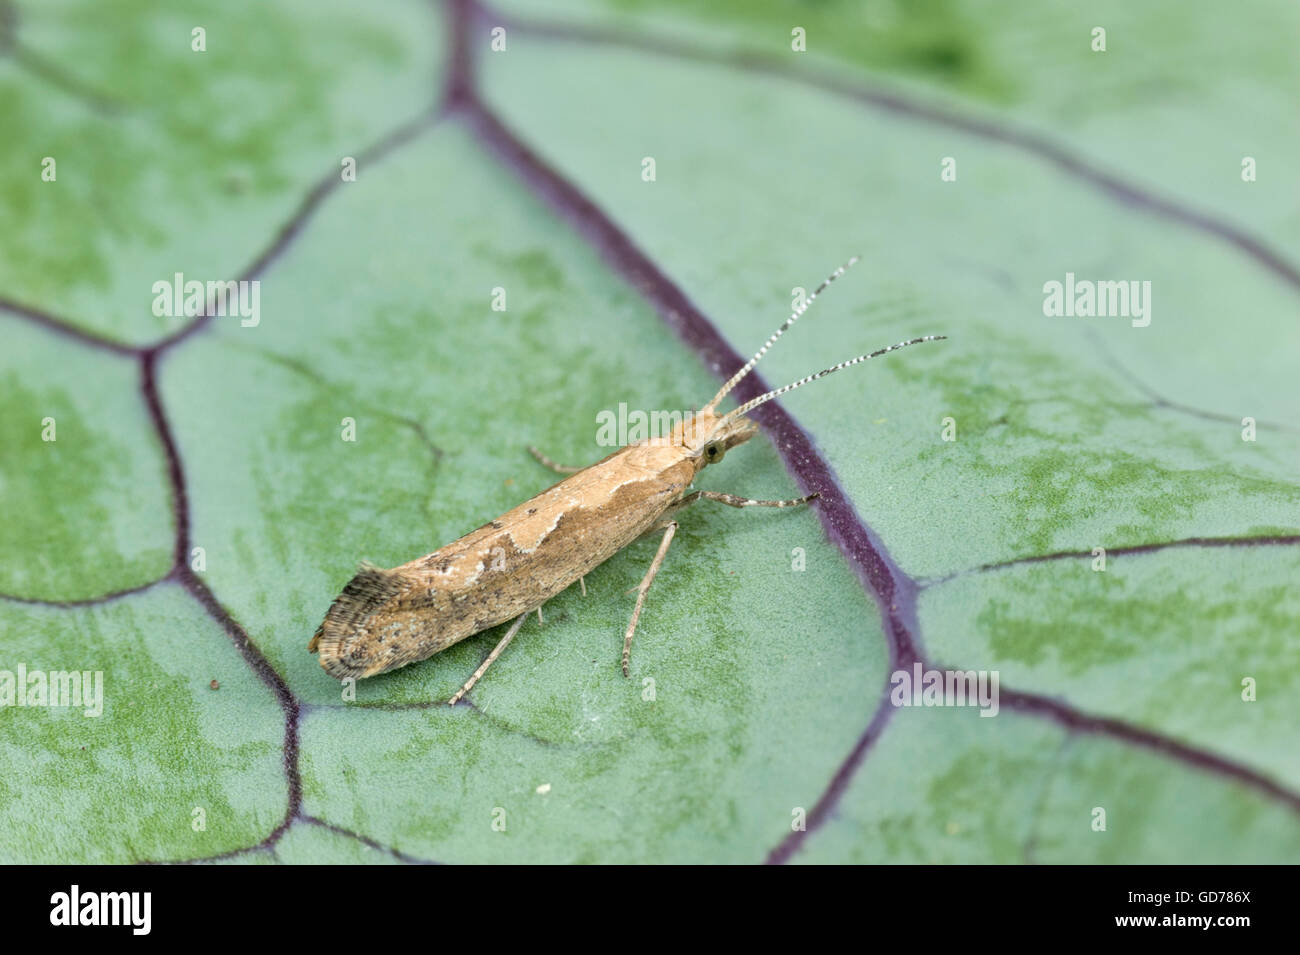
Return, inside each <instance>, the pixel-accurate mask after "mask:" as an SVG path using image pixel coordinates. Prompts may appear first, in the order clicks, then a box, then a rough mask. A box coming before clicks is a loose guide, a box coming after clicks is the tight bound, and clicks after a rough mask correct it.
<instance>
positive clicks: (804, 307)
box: [700, 255, 862, 413]
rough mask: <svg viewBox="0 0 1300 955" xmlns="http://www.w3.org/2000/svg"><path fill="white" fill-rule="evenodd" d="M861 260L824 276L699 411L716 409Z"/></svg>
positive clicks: (852, 259)
mask: <svg viewBox="0 0 1300 955" xmlns="http://www.w3.org/2000/svg"><path fill="white" fill-rule="evenodd" d="M861 258H862V256H860V255H855V256H854V257H853V258H851V259H849V260H848V261H847V262H845V263H844V264H843V265H841V266H840V267H839V268H838V269H836V270H835V271H834V272H832V273H831V274H830V275H828V276H826V281H824V282H822V284H821V285H819V286H817V288H815V289H814V290H813V293H812V294H811V295H809V296H808V297H807V298H806V299H804V300H803V302H801V303H800V304H799V307H798V308H796V309H795V310H794V311H793V312H792V313H791V314H790V317H789V318H787V319H786V320H785V323H784V324H783V325H782V326H781V327H780V328H778V329H777V330H776V331H774V332H773V333H772V337H771V338H769V339H768V340H767V341H766V342H764V343H763V347H762V348H760V349H759V350H758V351H757V352H755V353H754V357H753V358H751V359H750V360H749V361H747V362H746V363H745V367H744V368H742V369H740V371H738V372H736V373H735V374H734V375H732V376H731V379H730V380H729V381H728V382H727V383H726V384H725V385H723V386H722V389H721V390H720V391H719V392H718V393H717V394H716V395H714V396H713V400H712V401H710V402H709V403H708V404H707V405H705V406H704V407H703V408H702V409H700V410H701V413H708V412H710V411H712V410H713V409H714V408H716V407H717V405H718V402H719V401H721V400H722V399H723V398H725V397H727V395H728V394H729V393H730V391H731V389H732V388H735V387H736V385H738V384H740V380H741V379H742V378H744V377H745V376H746V375H748V374H749V372H750V370H751V369H752V368H753V367H754V366H755V365H757V364H758V361H759V359H760V358H762V357H763V356H764V355H766V354H767V350H768V349H769V348H771V347H772V346H773V345H774V344H775V343H776V340H777V339H778V338H780V337H781V336H782V335H784V334H785V330H786V329H787V328H789V327H790V326H791V325H793V324H794V323H795V322H797V321H799V317H800V316H801V315H803V313H804V312H806V311H808V309H809V308H811V307H812V303H813V302H815V301H816V300H817V296H818V295H820V294H821V293H822V292H824V291H826V286H828V285H830V284H831V283H832V282H834V281H835V280H836V279H837V278H839V277H840V276H841V275H843V274H844V273H845V272H847V271H848V270H849V269H850V268H852V267H853V266H854V265H855V264H857V263H858V262H859V261H860V260H861Z"/></svg>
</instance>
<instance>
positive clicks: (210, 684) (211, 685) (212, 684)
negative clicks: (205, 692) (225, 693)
mask: <svg viewBox="0 0 1300 955" xmlns="http://www.w3.org/2000/svg"><path fill="white" fill-rule="evenodd" d="M208 686H210V687H211V688H212V689H214V690H219V689H221V684H220V683H218V682H217V681H216V680H213V681H212V682H211V683H209V684H208Z"/></svg>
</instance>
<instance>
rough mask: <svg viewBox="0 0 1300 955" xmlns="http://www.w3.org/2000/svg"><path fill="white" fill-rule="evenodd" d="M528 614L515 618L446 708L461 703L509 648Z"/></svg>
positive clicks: (527, 612) (524, 613)
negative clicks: (493, 663)
mask: <svg viewBox="0 0 1300 955" xmlns="http://www.w3.org/2000/svg"><path fill="white" fill-rule="evenodd" d="M539 609H540V608H539ZM529 612H530V611H527V610H525V611H524V612H523V613H521V614H520V615H519V616H517V617H515V622H514V623H512V624H511V625H510V629H509V630H507V631H506V635H505V636H504V637H502V638H501V642H500V643H498V644H497V645H496V647H495V648H494V649H493V650H492V652H491V653H489V654H488V657H487V659H486V660H484V661H483V663H482V665H481V666H479V668H478V669H477V670H475V671H474V675H473V676H472V677H470V678H469V680H467V681H466V683H465V685H464V686H462V687H461V688H460V689H459V690H457V691H456V695H455V696H453V697H452V698H451V699H450V700H448V701H447V705H448V706H455V705H456V704H457V703H459V702H460V701H461V697H463V696H464V695H465V694H466V693H468V692H469V691H470V690H472V689H473V688H474V684H475V683H477V682H478V681H479V680H480V679H481V678H482V677H483V674H484V673H486V672H487V668H488V667H490V666H491V665H492V662H493V661H494V660H496V658H497V657H499V656H501V651H502V650H504V649H505V648H506V647H508V646H510V641H511V640H513V639H514V638H515V634H516V633H518V632H519V628H520V627H522V626H523V625H524V621H525V620H527V619H528V614H529Z"/></svg>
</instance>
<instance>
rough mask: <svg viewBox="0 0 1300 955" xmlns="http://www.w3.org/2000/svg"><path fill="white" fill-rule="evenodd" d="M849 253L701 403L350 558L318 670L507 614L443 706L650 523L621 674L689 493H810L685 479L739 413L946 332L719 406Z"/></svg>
mask: <svg viewBox="0 0 1300 955" xmlns="http://www.w3.org/2000/svg"><path fill="white" fill-rule="evenodd" d="M857 261H858V257H857V256H854V257H853V258H852V259H850V260H849V261H848V262H846V263H845V264H844V265H842V266H840V267H839V268H838V269H836V270H835V271H834V272H832V273H831V274H830V275H829V276H828V277H827V278H826V280H825V281H823V282H822V284H821V285H819V286H818V287H817V288H816V289H815V290H814V291H813V293H812V294H811V295H809V296H808V297H807V298H805V299H804V300H803V301H802V302H800V303H799V306H798V307H797V308H796V309H795V310H794V311H793V313H792V314H791V315H790V317H789V318H788V319H786V321H785V322H784V323H783V324H782V325H781V326H780V327H779V328H778V329H777V330H776V331H775V332H773V333H772V335H771V336H770V337H769V338H768V340H767V342H766V343H765V344H764V345H763V347H762V348H760V349H759V350H758V352H757V353H755V355H754V357H753V358H751V359H750V360H749V361H748V362H746V363H745V365H744V366H743V367H741V368H740V369H739V370H738V371H737V372H736V373H735V374H734V375H732V376H731V378H730V379H729V380H728V381H727V382H726V384H724V385H723V386H722V387H721V388H720V389H719V390H718V393H717V394H715V395H714V396H713V398H712V399H711V400H710V401H709V403H708V404H706V405H705V406H704V407H703V408H701V409H700V410H699V411H697V412H695V413H694V414H692V415H689V416H687V417H686V418H684V420H682V421H681V422H680V423H679V424H678V425H676V426H675V427H674V428H673V429H672V431H671V433H669V434H667V435H659V436H656V437H652V438H648V439H645V440H642V441H639V442H636V443H633V444H629V445H628V446H626V447H623V448H620V449H619V450H617V451H615V452H614V453H613V454H610V455H609V456H608V457H605V458H603V459H601V460H600V461H597V462H596V463H595V464H592V465H590V466H588V467H584V468H572V467H563V466H561V465H557V464H555V463H554V462H552V461H551V460H550V459H549V458H547V457H546V456H545V455H543V454H541V452H539V451H537V450H536V449H535V448H531V447H530V448H529V451H530V452H532V454H533V455H534V457H536V458H537V459H538V461H540V462H541V463H542V464H544V465H546V466H548V467H550V468H552V469H553V470H555V471H557V472H560V473H563V474H568V475H569V477H566V478H565V479H564V480H562V481H560V482H559V483H558V484H556V485H554V486H552V487H550V488H548V489H547V490H545V491H543V492H542V493H540V494H538V495H537V496H536V497H533V498H531V499H529V500H527V501H525V502H524V503H522V504H520V505H519V506H518V507H516V508H514V510H511V511H507V512H506V513H505V514H502V515H501V516H500V517H498V518H497V519H496V520H493V521H489V522H488V523H486V524H484V525H483V526H482V527H480V528H478V529H477V530H475V531H471V532H470V533H468V534H466V535H465V536H464V537H462V538H460V539H459V540H456V541H452V542H451V543H450V544H447V545H446V546H445V547H442V548H440V549H438V550H436V551H434V552H433V553H432V554H427V555H425V556H424V557H418V558H416V559H415V560H412V561H409V562H408V563H405V564H402V565H401V566H400V567H393V568H391V569H387V570H385V569H383V568H380V567H375V566H372V565H369V564H365V563H363V564H362V565H361V567H360V569H359V570H358V571H357V573H356V575H355V576H354V577H353V578H352V579H351V580H350V581H348V583H347V584H346V585H345V586H344V588H343V592H342V593H340V594H339V596H338V597H336V598H335V599H334V602H333V603H332V604H331V605H330V608H329V611H328V612H327V613H326V615H325V619H324V620H323V621H322V622H321V625H320V627H319V628H318V629H317V630H316V633H315V635H314V636H313V637H312V639H311V642H310V643H309V644H308V646H307V649H308V650H310V651H311V652H313V653H316V652H319V654H320V664H321V666H322V667H323V668H324V669H325V672H326V673H328V674H329V675H330V676H333V677H336V678H337V679H339V680H346V679H349V678H354V679H361V678H364V677H370V676H375V675H376V674H380V673H387V672H388V671H390V670H396V669H397V668H398V667H403V666H406V665H407V664H409V663H415V662H416V661H419V660H424V659H426V658H428V657H431V656H433V655H434V654H435V653H438V652H439V651H440V650H445V649H446V648H447V647H449V646H451V645H453V644H455V643H459V642H460V641H461V640H464V639H465V638H467V637H470V636H473V635H474V634H476V633H480V632H482V631H484V630H487V629H490V628H492V627H495V626H498V625H499V624H503V623H506V622H507V621H510V622H511V623H510V627H509V628H508V629H507V630H506V632H505V635H504V636H502V637H501V639H500V641H499V642H498V643H497V645H496V646H495V647H494V648H493V650H492V652H491V653H489V654H488V656H487V658H486V659H485V660H484V661H483V663H482V665H481V666H479V668H478V669H477V670H475V671H474V673H473V675H472V676H471V677H470V678H469V680H468V681H467V682H466V683H465V685H464V686H462V687H461V689H460V690H459V691H457V692H456V694H455V695H454V696H453V697H452V698H451V699H450V700H449V701H448V702H449V703H450V704H451V705H453V706H454V705H455V704H456V703H457V702H459V701H460V699H461V698H462V697H463V696H464V695H465V694H466V693H468V692H469V690H470V689H471V688H472V687H473V686H474V684H475V683H477V682H478V681H479V679H480V678H482V676H483V674H484V673H485V672H486V671H487V669H488V667H489V666H491V665H492V663H493V662H494V661H495V660H496V659H497V658H498V657H500V656H501V653H502V651H504V650H505V648H506V647H507V646H509V644H510V642H511V640H513V639H514V637H515V635H516V634H517V633H518V632H519V629H520V627H522V626H523V623H524V621H525V620H526V619H527V617H528V615H529V614H530V613H531V612H533V611H536V612H537V615H538V618H539V619H540V618H541V613H542V611H541V608H542V605H543V604H544V603H546V601H548V600H550V599H551V598H552V597H554V596H555V595H556V594H558V593H560V592H561V591H562V590H565V589H566V588H568V587H570V586H571V585H573V584H574V583H579V584H580V585H581V586H582V589H583V592H584V593H585V592H586V583H585V581H584V578H585V576H586V575H587V574H588V573H590V572H591V571H592V570H593V569H594V568H596V567H598V566H600V565H601V564H603V563H604V562H605V561H607V560H609V558H611V557H613V556H614V555H615V554H617V553H618V552H619V551H621V550H622V549H623V548H624V547H626V546H627V545H628V544H630V543H632V542H633V541H635V540H637V539H638V538H640V537H642V536H643V535H646V534H649V533H653V532H658V531H662V532H663V537H662V538H661V539H660V542H659V549H658V551H657V552H656V553H655V556H654V559H653V560H652V561H651V562H650V567H649V569H648V570H647V571H646V573H645V576H644V577H643V578H642V580H641V583H640V585H639V586H638V587H637V588H636V590H637V598H636V605H635V607H634V608H633V610H632V617H631V621H630V622H629V623H628V626H627V631H626V632H625V633H624V635H623V655H622V670H623V675H624V676H627V675H628V663H629V658H630V654H631V649H632V635H633V634H634V633H635V632H636V626H637V621H638V620H640V618H641V611H642V608H643V607H644V606H645V599H646V594H647V592H648V591H649V589H650V585H651V583H653V581H654V579H655V575H656V574H657V573H658V572H659V568H660V565H661V564H662V563H663V560H664V556H665V555H666V554H667V553H668V547H669V545H670V544H671V543H672V540H673V535H674V534H675V533H676V531H677V527H678V524H677V521H676V520H675V519H674V515H676V514H677V513H678V512H679V511H681V510H682V508H684V507H687V506H689V505H690V504H692V503H694V502H696V501H701V500H704V501H717V502H719V503H721V504H727V505H729V506H731V507H793V506H795V505H799V504H805V503H807V502H808V501H810V500H812V498H813V497H815V495H809V496H807V497H800V498H794V499H790V500H779V501H760V500H753V499H751V498H747V497H740V496H737V495H734V494H722V493H719V492H716V491H697V490H691V485H692V483H693V481H694V480H695V477H696V475H698V474H699V473H700V471H702V470H703V469H704V468H706V467H708V466H710V465H713V464H717V463H718V462H720V461H721V460H722V459H723V458H724V457H725V456H726V454H727V452H728V451H730V450H731V449H732V448H735V447H736V446H737V445H741V444H744V443H745V442H746V441H748V440H749V439H750V438H752V437H753V436H754V435H755V434H756V433H757V431H758V427H757V425H756V424H755V423H754V422H753V421H751V420H750V419H749V418H746V417H745V415H746V413H747V412H749V411H751V410H752V409H754V408H757V407H758V406H759V405H761V404H764V403H765V402H768V401H771V400H772V399H774V398H777V397H779V396H780V395H783V394H785V393H786V392H788V391H793V390H794V389H795V388H800V387H802V386H804V385H806V384H808V383H809V382H813V381H816V380H817V379H819V378H824V377H826V376H827V375H830V374H833V373H835V372H837V371H839V370H841V369H843V368H848V367H849V366H851V365H856V364H858V363H859V362H863V361H866V360H868V359H870V358H877V357H879V356H881V355H884V354H887V353H888V352H892V351H896V350H898V349H900V348H906V347H907V346H909V345H917V344H920V343H922V342H930V341H938V340H941V339H943V338H945V337H946V336H944V335H925V336H923V337H921V338H913V339H911V340H910V341H905V342H899V343H898V344H896V345H890V346H889V347H887V348H881V349H878V350H877V351H874V352H871V353H870V354H866V355H859V356H858V357H856V358H851V359H849V360H848V361H843V362H840V363H839V364H838V365H832V366H831V367H830V368H826V369H823V370H822V371H819V372H817V373H816V374H814V375H809V376H807V377H806V378H801V379H799V380H798V381H795V382H792V383H790V384H788V385H785V386H784V387H782V388H777V389H774V390H772V391H769V392H767V393H765V394H762V395H759V396H758V397H756V398H753V399H751V400H749V401H746V402H744V403H743V404H741V405H739V406H738V407H736V408H734V409H732V410H731V411H727V412H725V413H724V412H721V411H719V410H718V406H719V404H720V403H721V402H722V400H723V399H724V398H725V397H726V396H727V395H728V394H730V393H731V391H732V389H734V388H735V387H736V385H737V384H739V383H740V381H741V380H742V379H743V378H744V377H745V376H746V375H747V374H749V372H750V371H751V370H752V369H753V368H754V366H755V365H756V364H758V362H759V361H760V360H761V359H762V357H763V356H764V355H765V354H766V353H767V351H768V350H769V349H770V348H771V347H772V345H773V344H775V343H776V341H777V339H779V338H780V337H781V336H782V335H783V334H784V333H785V332H786V330H787V329H788V328H790V326H791V325H793V324H794V323H795V322H796V321H798V320H799V317H800V316H801V315H803V314H804V313H805V312H806V311H807V310H808V308H809V307H810V306H811V305H812V303H813V302H814V301H815V300H816V299H817V296H818V295H820V294H821V293H822V292H823V291H825V289H826V288H827V286H829V285H830V284H831V283H832V282H834V281H835V280H836V279H837V278H839V277H840V276H841V275H843V274H844V272H845V271H846V270H847V269H848V268H849V267H850V266H852V265H853V264H854V263H855V262H857Z"/></svg>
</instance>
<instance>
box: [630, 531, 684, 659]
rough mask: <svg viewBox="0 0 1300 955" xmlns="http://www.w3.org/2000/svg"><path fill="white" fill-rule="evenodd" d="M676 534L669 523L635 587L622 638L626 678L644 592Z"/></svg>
mask: <svg viewBox="0 0 1300 955" xmlns="http://www.w3.org/2000/svg"><path fill="white" fill-rule="evenodd" d="M676 533H677V522H676V521H669V522H668V524H667V525H666V529H665V530H664V539H663V540H662V541H660V542H659V550H658V552H656V553H655V559H654V560H652V561H650V569H649V570H647V571H646V572H645V576H644V577H643V578H641V586H639V587H637V595H636V609H635V610H633V611H632V622H631V623H629V624H628V625H627V633H626V634H625V635H624V637H623V675H624V676H627V675H628V672H627V661H628V658H629V657H630V656H631V655H632V634H634V633H636V622H637V621H638V620H640V619H641V608H642V607H643V606H645V595H646V591H647V590H649V589H650V584H651V583H653V582H654V579H655V574H657V573H659V565H660V564H662V563H663V562H664V554H666V553H668V545H669V544H671V543H672V542H673V535H674V534H676Z"/></svg>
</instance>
